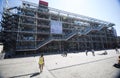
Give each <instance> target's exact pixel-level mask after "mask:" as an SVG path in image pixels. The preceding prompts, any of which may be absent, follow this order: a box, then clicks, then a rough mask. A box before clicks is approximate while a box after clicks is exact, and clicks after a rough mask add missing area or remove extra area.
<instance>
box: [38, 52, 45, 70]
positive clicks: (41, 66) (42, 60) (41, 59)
mask: <svg viewBox="0 0 120 78" xmlns="http://www.w3.org/2000/svg"><path fill="white" fill-rule="evenodd" d="M43 66H44V57H43V54H41V56H40V57H39V68H40V72H42V71H43Z"/></svg>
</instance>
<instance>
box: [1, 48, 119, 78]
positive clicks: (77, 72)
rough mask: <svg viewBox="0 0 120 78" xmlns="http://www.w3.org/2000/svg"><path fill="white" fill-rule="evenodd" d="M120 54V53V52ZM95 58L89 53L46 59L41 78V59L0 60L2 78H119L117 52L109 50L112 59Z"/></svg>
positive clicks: (98, 55)
mask: <svg viewBox="0 0 120 78" xmlns="http://www.w3.org/2000/svg"><path fill="white" fill-rule="evenodd" d="M119 51H120V50H119ZM103 52H104V51H96V52H95V54H96V55H95V56H92V53H90V52H89V53H88V56H86V55H85V53H84V52H82V53H69V54H68V56H67V57H63V56H61V55H60V54H58V55H45V56H44V58H45V67H44V70H43V72H42V73H40V74H39V68H38V58H39V57H38V56H36V57H26V58H14V59H5V60H0V78H30V77H32V78H116V77H117V75H119V74H120V73H119V72H120V69H119V68H115V67H113V65H114V64H115V63H117V61H118V56H119V55H120V54H116V52H115V50H107V52H108V55H100V54H101V53H103Z"/></svg>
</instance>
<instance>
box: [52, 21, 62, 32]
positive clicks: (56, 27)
mask: <svg viewBox="0 0 120 78" xmlns="http://www.w3.org/2000/svg"><path fill="white" fill-rule="evenodd" d="M50 26H51V33H52V34H62V22H60V21H54V20H51V21H50Z"/></svg>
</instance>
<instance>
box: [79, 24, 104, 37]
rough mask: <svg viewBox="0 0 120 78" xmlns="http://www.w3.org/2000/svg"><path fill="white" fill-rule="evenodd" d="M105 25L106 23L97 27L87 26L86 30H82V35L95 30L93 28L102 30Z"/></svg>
mask: <svg viewBox="0 0 120 78" xmlns="http://www.w3.org/2000/svg"><path fill="white" fill-rule="evenodd" d="M104 27H105V26H104V25H101V26H98V27H96V28H92V27H90V28H86V30H84V31H83V32H81V34H82V35H86V34H88V33H89V32H91V31H93V30H97V31H100V30H101V29H102V28H104Z"/></svg>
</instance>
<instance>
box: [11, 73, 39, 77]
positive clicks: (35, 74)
mask: <svg viewBox="0 0 120 78" xmlns="http://www.w3.org/2000/svg"><path fill="white" fill-rule="evenodd" d="M39 74H40V73H39V72H36V73H30V74H23V75H18V76H13V77H9V78H16V77H22V76H28V75H30V77H34V76H37V75H39Z"/></svg>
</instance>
